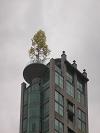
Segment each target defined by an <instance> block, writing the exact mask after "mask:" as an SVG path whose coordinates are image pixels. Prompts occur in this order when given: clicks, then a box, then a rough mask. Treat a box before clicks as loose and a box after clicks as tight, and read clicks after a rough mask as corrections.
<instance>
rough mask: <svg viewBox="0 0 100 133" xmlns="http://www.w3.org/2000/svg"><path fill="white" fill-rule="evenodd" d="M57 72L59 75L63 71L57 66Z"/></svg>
mask: <svg viewBox="0 0 100 133" xmlns="http://www.w3.org/2000/svg"><path fill="white" fill-rule="evenodd" d="M55 70H56V72H58V73H59V74H61V69H60V68H59V67H58V66H56V65H55Z"/></svg>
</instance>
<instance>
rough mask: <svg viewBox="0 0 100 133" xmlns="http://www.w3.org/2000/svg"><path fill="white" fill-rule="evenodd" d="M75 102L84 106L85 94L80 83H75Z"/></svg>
mask: <svg viewBox="0 0 100 133" xmlns="http://www.w3.org/2000/svg"><path fill="white" fill-rule="evenodd" d="M77 101H78V102H79V103H81V104H82V105H84V104H85V92H84V87H83V85H82V83H81V82H79V81H77Z"/></svg>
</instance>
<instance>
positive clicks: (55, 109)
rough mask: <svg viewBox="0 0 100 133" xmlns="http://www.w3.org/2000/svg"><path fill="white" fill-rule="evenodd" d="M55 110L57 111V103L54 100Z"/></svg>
mask: <svg viewBox="0 0 100 133" xmlns="http://www.w3.org/2000/svg"><path fill="white" fill-rule="evenodd" d="M55 111H56V112H58V103H56V102H55Z"/></svg>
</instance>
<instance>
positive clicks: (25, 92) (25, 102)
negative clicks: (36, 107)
mask: <svg viewBox="0 0 100 133" xmlns="http://www.w3.org/2000/svg"><path fill="white" fill-rule="evenodd" d="M27 102H28V95H27V90H25V91H24V105H26V104H27Z"/></svg>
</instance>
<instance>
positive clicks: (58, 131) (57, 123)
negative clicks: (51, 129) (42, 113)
mask: <svg viewBox="0 0 100 133" xmlns="http://www.w3.org/2000/svg"><path fill="white" fill-rule="evenodd" d="M63 128H64V126H63V124H62V123H61V122H60V121H58V120H56V119H55V130H56V133H63Z"/></svg>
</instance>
